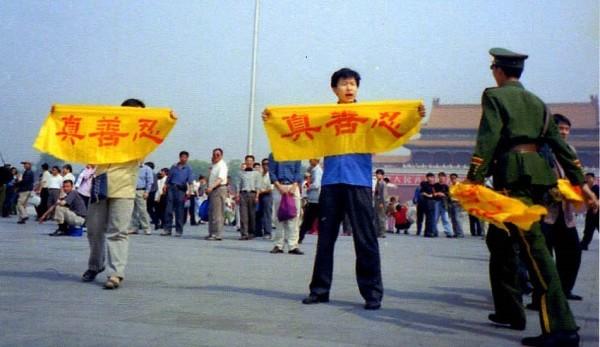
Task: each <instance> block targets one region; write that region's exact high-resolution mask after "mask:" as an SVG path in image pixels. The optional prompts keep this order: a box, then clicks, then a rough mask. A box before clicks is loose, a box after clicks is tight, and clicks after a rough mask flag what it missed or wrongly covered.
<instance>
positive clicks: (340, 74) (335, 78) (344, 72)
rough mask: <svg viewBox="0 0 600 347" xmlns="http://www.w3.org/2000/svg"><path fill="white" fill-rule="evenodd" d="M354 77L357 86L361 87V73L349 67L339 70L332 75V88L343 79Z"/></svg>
mask: <svg viewBox="0 0 600 347" xmlns="http://www.w3.org/2000/svg"><path fill="white" fill-rule="evenodd" d="M347 78H354V80H355V81H356V86H357V87H360V75H359V74H358V72H356V71H354V70H352V69H349V68H347V67H345V68H342V69H339V70H337V71H336V72H334V73H333V75H331V88H335V87H337V85H338V82H339V81H340V80H341V79H347Z"/></svg>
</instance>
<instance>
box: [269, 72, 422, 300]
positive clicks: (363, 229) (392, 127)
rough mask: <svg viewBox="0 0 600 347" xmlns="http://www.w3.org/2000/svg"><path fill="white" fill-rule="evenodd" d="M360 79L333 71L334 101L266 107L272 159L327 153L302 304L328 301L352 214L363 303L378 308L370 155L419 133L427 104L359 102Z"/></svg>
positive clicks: (379, 290) (378, 274) (379, 286)
mask: <svg viewBox="0 0 600 347" xmlns="http://www.w3.org/2000/svg"><path fill="white" fill-rule="evenodd" d="M359 86H360V75H359V74H358V73H357V72H356V71H353V70H351V69H348V68H343V69H341V70H338V71H336V72H335V73H334V74H333V75H332V76H331V88H332V91H333V93H334V94H335V95H336V96H337V99H338V104H337V105H315V106H305V107H302V106H288V107H269V108H267V109H266V110H265V112H264V113H263V118H264V120H265V128H266V130H267V134H268V136H269V140H270V142H271V147H272V149H273V155H274V156H275V159H277V160H299V159H309V158H315V157H321V156H325V160H324V171H323V177H322V181H321V194H320V196H319V205H320V212H321V215H320V220H319V239H318V243H317V254H316V258H315V265H314V272H313V276H312V281H311V283H310V294H309V295H308V296H307V297H306V298H305V299H304V300H302V302H303V303H304V304H317V303H321V302H328V301H329V290H330V288H331V281H332V274H333V252H334V246H335V242H336V240H337V236H338V230H339V226H340V223H341V222H342V219H343V218H344V216H348V217H349V219H350V223H351V225H352V230H353V233H352V236H353V239H354V246H355V250H356V277H357V282H358V287H359V290H360V293H361V295H362V297H363V298H364V300H365V306H364V308H365V309H367V310H377V309H379V308H380V307H381V300H382V298H383V283H382V280H381V265H380V257H379V244H378V242H377V232H376V230H375V224H374V221H375V212H374V209H373V195H372V190H371V189H372V175H373V168H372V158H371V156H372V153H375V152H381V151H386V150H390V149H392V148H394V147H398V146H400V145H402V144H403V143H404V142H406V141H407V140H408V139H410V138H411V137H412V136H413V135H414V134H416V133H418V130H419V124H420V121H421V117H422V116H423V115H424V114H425V110H424V107H423V106H422V105H421V103H420V101H409V102H383V103H365V104H358V103H356V97H357V95H358V88H359Z"/></svg>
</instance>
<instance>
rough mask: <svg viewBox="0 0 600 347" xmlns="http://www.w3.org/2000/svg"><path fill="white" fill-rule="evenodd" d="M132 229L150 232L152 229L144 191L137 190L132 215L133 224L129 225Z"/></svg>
mask: <svg viewBox="0 0 600 347" xmlns="http://www.w3.org/2000/svg"><path fill="white" fill-rule="evenodd" d="M129 229H131V230H138V229H139V230H143V231H144V232H148V231H149V230H150V215H149V214H148V210H147V208H146V199H144V191H143V190H136V191H135V200H134V203H133V214H132V216H131V224H130V225H129Z"/></svg>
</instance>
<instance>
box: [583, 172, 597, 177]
mask: <svg viewBox="0 0 600 347" xmlns="http://www.w3.org/2000/svg"><path fill="white" fill-rule="evenodd" d="M585 175H586V176H591V177H596V175H594V173H593V172H588V173H586V174H585Z"/></svg>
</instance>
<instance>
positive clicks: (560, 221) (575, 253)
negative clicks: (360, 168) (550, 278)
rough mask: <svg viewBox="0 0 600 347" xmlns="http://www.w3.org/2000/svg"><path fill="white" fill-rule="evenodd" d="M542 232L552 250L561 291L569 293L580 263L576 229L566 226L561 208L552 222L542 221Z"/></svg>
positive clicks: (573, 285) (579, 246) (579, 248)
mask: <svg viewBox="0 0 600 347" xmlns="http://www.w3.org/2000/svg"><path fill="white" fill-rule="evenodd" d="M542 232H543V234H544V237H545V238H546V246H548V250H549V251H550V254H552V251H554V259H555V262H556V270H557V271H558V277H560V284H561V286H562V289H563V292H564V293H565V294H570V293H571V291H572V290H573V287H575V281H576V280H577V273H578V272H579V266H580V265H581V245H580V244H579V235H578V234H577V229H576V228H568V227H567V225H566V224H565V217H564V215H563V213H562V210H561V211H560V215H559V216H558V218H557V219H556V222H555V223H554V224H546V223H542Z"/></svg>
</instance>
